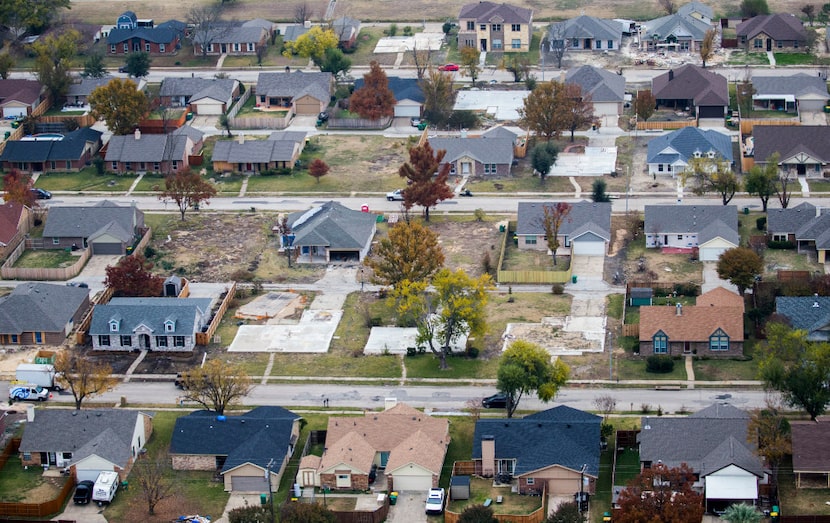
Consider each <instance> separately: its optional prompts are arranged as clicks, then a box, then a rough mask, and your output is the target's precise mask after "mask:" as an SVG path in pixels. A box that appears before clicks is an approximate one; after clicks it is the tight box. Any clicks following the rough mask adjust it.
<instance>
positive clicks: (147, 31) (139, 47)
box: [107, 11, 184, 56]
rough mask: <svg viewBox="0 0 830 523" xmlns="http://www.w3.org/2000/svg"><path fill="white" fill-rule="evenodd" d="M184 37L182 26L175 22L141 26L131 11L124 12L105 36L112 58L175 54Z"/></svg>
mask: <svg viewBox="0 0 830 523" xmlns="http://www.w3.org/2000/svg"><path fill="white" fill-rule="evenodd" d="M183 36H184V24H182V23H181V22H177V21H175V20H170V21H169V22H164V23H162V24H159V25H158V26H153V25H152V23H150V24H146V25H145V24H142V23H140V22H139V20H138V19H137V18H136V15H135V13H133V12H132V11H125V12H124V13H122V14H121V15H120V16H119V17H118V20H117V21H116V26H115V28H113V29H112V30H111V31H110V32H109V35H107V45H108V47H109V49H108V54H110V55H112V56H118V55H128V54H130V53H136V52H142V51H143V52H147V53H150V54H151V55H165V54H176V52H177V51H178V48H179V46H180V44H181V40H182V37H183Z"/></svg>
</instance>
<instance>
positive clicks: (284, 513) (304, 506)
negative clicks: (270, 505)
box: [272, 503, 337, 523]
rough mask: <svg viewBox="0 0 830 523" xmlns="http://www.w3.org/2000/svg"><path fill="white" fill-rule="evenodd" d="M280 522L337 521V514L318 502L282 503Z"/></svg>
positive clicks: (334, 522) (319, 522)
mask: <svg viewBox="0 0 830 523" xmlns="http://www.w3.org/2000/svg"><path fill="white" fill-rule="evenodd" d="M272 521H273V520H272ZM280 523H337V516H335V515H334V512H332V511H331V510H329V509H328V508H326V507H325V506H323V505H321V504H319V503H284V504H283V505H282V508H281V509H280Z"/></svg>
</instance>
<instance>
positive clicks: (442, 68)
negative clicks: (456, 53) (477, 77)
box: [438, 64, 459, 71]
mask: <svg viewBox="0 0 830 523" xmlns="http://www.w3.org/2000/svg"><path fill="white" fill-rule="evenodd" d="M458 69H459V67H458V64H444V65H442V66H440V67H439V68H438V70H439V71H458Z"/></svg>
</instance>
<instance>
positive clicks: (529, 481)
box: [527, 478, 536, 485]
mask: <svg viewBox="0 0 830 523" xmlns="http://www.w3.org/2000/svg"><path fill="white" fill-rule="evenodd" d="M527 484H528V485H535V484H536V478H527Z"/></svg>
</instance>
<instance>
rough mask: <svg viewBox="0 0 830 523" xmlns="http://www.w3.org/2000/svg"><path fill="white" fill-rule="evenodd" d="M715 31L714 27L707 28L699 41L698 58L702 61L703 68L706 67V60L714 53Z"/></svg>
mask: <svg viewBox="0 0 830 523" xmlns="http://www.w3.org/2000/svg"><path fill="white" fill-rule="evenodd" d="M716 36H717V33H716V32H715V30H714V29H709V30H708V31H706V34H704V35H703V40H702V41H701V42H700V49H699V50H698V51H699V52H700V60H701V61H702V62H703V68H704V69H706V62H708V61H709V60H711V59H712V56H714V55H715V37H716Z"/></svg>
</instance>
